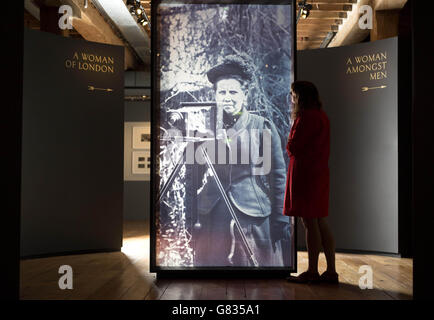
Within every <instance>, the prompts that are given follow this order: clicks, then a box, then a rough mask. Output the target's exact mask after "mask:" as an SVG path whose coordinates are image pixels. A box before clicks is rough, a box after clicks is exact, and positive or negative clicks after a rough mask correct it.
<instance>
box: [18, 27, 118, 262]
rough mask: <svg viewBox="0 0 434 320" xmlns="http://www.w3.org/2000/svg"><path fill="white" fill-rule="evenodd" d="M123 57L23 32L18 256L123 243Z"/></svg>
mask: <svg viewBox="0 0 434 320" xmlns="http://www.w3.org/2000/svg"><path fill="white" fill-rule="evenodd" d="M123 52H124V50H123V48H122V47H117V46H111V45H103V44H97V43H92V42H87V41H84V40H80V39H71V38H63V37H59V36H55V35H52V34H48V33H43V32H38V31H29V30H27V31H26V32H25V42H24V90H23V91H24V93H23V148H22V150H23V151H22V152H23V164H22V216H21V256H24V257H25V256H33V255H41V254H53V253H64V252H71V251H83V250H113V249H115V250H118V249H120V247H121V246H122V200H123V126H124V124H123V119H124V116H123V115H124V101H123V97H124V92H123V86H124V68H123V61H124V57H123Z"/></svg>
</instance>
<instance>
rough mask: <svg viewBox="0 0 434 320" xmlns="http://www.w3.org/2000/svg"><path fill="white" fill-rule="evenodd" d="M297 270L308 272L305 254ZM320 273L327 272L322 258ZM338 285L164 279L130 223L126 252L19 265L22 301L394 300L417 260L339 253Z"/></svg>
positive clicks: (144, 238)
mask: <svg viewBox="0 0 434 320" xmlns="http://www.w3.org/2000/svg"><path fill="white" fill-rule="evenodd" d="M297 259H298V260H297V262H298V265H297V270H298V273H301V272H303V271H305V270H306V269H307V266H308V260H307V253H306V252H298V254H297ZM64 264H67V265H70V266H71V267H72V268H73V272H74V277H73V279H74V289H73V290H60V289H59V287H58V280H59V278H60V276H61V275H59V274H58V269H59V267H60V266H61V265H64ZM362 265H370V266H372V268H373V271H374V273H373V278H374V289H372V290H362V289H360V288H359V279H360V276H361V274H359V273H358V271H359V268H360V266H362ZM318 267H319V271H320V272H323V271H325V270H326V268H327V263H326V260H325V257H324V254H323V253H321V255H320V258H319V263H318ZM336 269H337V272H338V273H339V277H340V281H341V283H340V284H339V285H327V284H319V285H304V284H294V283H288V282H286V281H285V280H284V279H164V278H157V277H156V274H155V273H150V272H149V225H148V224H146V223H145V222H131V221H130V222H126V223H125V225H124V247H123V249H122V252H109V253H96V254H81V255H69V256H55V257H47V258H38V259H25V260H22V261H21V270H20V275H21V282H20V290H21V291H20V297H21V299H29V300H32V299H38V300H44V299H50V300H51V299H54V300H57V299H124V300H135V299H140V300H143V299H145V300H158V299H162V300H178V299H183V300H225V299H228V300H256V299H261V300H263V299H264V300H268V299H271V300H300V299H301V300H315V299H319V300H322V299H327V300H328V299H333V300H348V299H350V300H370V299H375V300H388V299H389V300H390V299H411V298H412V291H413V277H412V274H413V261H412V259H401V258H398V257H388V256H379V255H363V254H343V253H338V254H336Z"/></svg>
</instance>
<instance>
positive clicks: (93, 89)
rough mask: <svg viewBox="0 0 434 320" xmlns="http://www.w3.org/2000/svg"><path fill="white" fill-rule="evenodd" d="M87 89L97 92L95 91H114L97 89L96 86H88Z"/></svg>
mask: <svg viewBox="0 0 434 320" xmlns="http://www.w3.org/2000/svg"><path fill="white" fill-rule="evenodd" d="M87 89H88V90H89V91H95V90H97V91H106V92H112V91H113V89H110V88H107V89H104V88H95V87H94V86H87Z"/></svg>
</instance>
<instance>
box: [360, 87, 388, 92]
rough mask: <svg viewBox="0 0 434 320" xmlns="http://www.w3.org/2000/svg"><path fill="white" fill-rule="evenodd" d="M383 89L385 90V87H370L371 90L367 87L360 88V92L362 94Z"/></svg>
mask: <svg viewBox="0 0 434 320" xmlns="http://www.w3.org/2000/svg"><path fill="white" fill-rule="evenodd" d="M384 88H387V86H381V87H372V88H369V87H362V91H363V92H366V91H369V90H375V89H384Z"/></svg>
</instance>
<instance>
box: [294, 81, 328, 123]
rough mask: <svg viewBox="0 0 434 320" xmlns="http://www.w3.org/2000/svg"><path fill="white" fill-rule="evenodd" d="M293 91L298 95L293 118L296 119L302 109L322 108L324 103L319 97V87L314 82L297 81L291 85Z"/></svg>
mask: <svg viewBox="0 0 434 320" xmlns="http://www.w3.org/2000/svg"><path fill="white" fill-rule="evenodd" d="M291 91H292V92H294V93H295V95H296V96H297V101H296V103H295V105H294V108H293V110H292V114H291V118H292V119H295V118H296V117H297V115H298V113H299V112H300V111H302V110H305V109H321V107H322V103H321V100H320V98H319V93H318V89H317V88H316V87H315V85H314V84H313V83H312V82H309V81H295V82H293V83H292V85H291Z"/></svg>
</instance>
